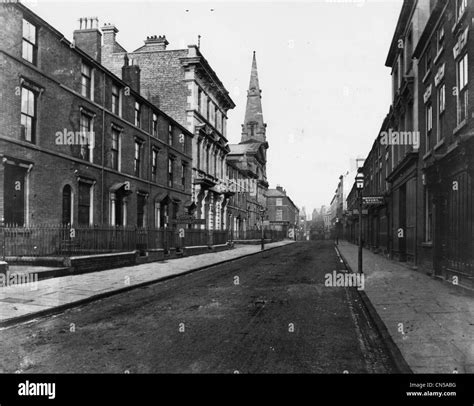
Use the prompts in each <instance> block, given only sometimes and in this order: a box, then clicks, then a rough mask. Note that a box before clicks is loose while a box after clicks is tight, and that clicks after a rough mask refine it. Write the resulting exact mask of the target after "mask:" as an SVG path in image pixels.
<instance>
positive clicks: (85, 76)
mask: <svg viewBox="0 0 474 406" xmlns="http://www.w3.org/2000/svg"><path fill="white" fill-rule="evenodd" d="M86 69H87V70H88V73H86ZM93 76H94V75H93V67H92V66H91V65H89V64H88V63H86V62H84V61H82V62H81V95H82V96H83V97H85V98H87V99H90V100H94V97H93V91H92V88H93V85H94V77H93Z"/></svg>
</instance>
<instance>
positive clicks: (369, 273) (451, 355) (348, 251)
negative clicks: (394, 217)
mask: <svg viewBox="0 0 474 406" xmlns="http://www.w3.org/2000/svg"><path fill="white" fill-rule="evenodd" d="M338 248H339V251H340V253H341V255H342V256H343V257H344V259H345V260H346V262H347V263H348V264H349V266H350V267H351V268H352V270H353V271H354V272H356V271H357V254H358V253H357V246H356V245H353V244H350V243H348V242H346V241H340V242H339V245H338ZM363 271H364V275H365V276H364V278H365V289H364V291H365V293H366V295H367V297H368V298H369V300H370V302H371V303H372V305H373V306H374V307H375V310H376V311H377V313H378V315H379V316H380V318H381V319H382V321H383V322H384V324H385V326H386V327H387V330H388V332H389V334H390V335H391V337H392V338H393V341H394V342H395V344H396V345H397V346H398V348H399V349H400V351H401V353H402V355H403V357H404V358H405V361H406V362H407V363H408V365H409V366H410V368H411V369H412V371H413V372H414V373H453V372H459V373H474V297H472V296H469V294H466V293H465V292H463V291H461V290H460V289H458V288H456V287H455V286H451V285H449V284H447V283H443V282H440V281H438V280H435V279H433V278H431V277H430V276H428V275H425V274H423V273H420V272H417V271H414V270H410V269H408V268H407V267H405V266H403V265H401V264H400V263H397V262H394V261H391V260H388V259H386V258H384V257H382V256H380V255H377V254H374V253H372V252H370V251H368V250H366V249H364V252H363Z"/></svg>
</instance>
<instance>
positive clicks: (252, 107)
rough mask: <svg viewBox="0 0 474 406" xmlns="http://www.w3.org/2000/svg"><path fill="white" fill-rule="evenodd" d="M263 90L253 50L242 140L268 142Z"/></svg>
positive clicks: (242, 141)
mask: <svg viewBox="0 0 474 406" xmlns="http://www.w3.org/2000/svg"><path fill="white" fill-rule="evenodd" d="M261 93H262V91H261V90H260V86H259V84H258V72H257V58H256V56H255V51H254V52H253V60H252V71H251V73H250V83H249V90H248V91H247V107H246V110H245V121H244V124H242V140H241V143H244V142H266V137H265V128H266V126H267V125H266V124H265V123H264V122H263V113H262V94H261Z"/></svg>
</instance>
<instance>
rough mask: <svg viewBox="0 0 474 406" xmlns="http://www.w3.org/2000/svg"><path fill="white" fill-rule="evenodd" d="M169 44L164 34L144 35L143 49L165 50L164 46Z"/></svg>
mask: <svg viewBox="0 0 474 406" xmlns="http://www.w3.org/2000/svg"><path fill="white" fill-rule="evenodd" d="M168 44H169V42H168V40H167V39H166V36H164V35H152V36H151V37H146V40H145V49H143V51H166V46H167V45H168Z"/></svg>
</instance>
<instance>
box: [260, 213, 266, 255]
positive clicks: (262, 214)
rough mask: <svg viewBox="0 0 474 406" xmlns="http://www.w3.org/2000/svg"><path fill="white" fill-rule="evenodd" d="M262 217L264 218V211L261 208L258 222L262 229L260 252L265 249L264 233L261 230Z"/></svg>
mask: <svg viewBox="0 0 474 406" xmlns="http://www.w3.org/2000/svg"><path fill="white" fill-rule="evenodd" d="M264 216H265V209H263V208H262V209H260V221H261V229H262V246H261V250H262V251H263V250H264V249H265V231H264V229H263V227H264V226H263V219H264Z"/></svg>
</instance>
